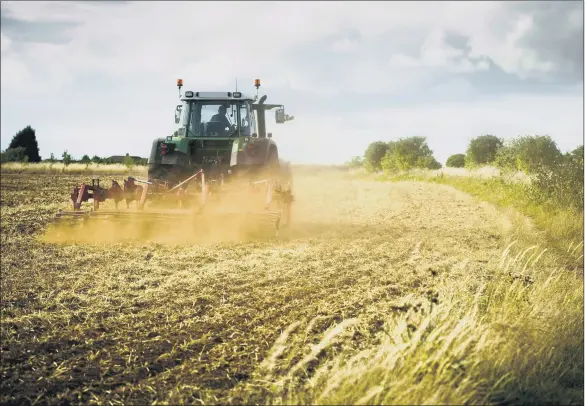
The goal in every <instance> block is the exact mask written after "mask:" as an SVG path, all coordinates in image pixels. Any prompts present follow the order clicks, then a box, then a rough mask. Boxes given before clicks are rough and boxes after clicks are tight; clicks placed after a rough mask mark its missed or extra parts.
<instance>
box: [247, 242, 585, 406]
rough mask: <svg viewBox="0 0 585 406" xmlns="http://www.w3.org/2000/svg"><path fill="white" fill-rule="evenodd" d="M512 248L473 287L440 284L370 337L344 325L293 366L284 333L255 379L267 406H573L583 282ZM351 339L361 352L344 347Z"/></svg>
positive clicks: (354, 324)
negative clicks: (359, 342) (362, 342)
mask: <svg viewBox="0 0 585 406" xmlns="http://www.w3.org/2000/svg"><path fill="white" fill-rule="evenodd" d="M513 245H514V243H512V244H510V246H509V247H508V248H507V249H506V250H505V251H504V252H503V255H502V257H501V259H500V261H499V264H498V265H497V266H496V267H495V268H494V269H490V270H489V272H486V275H487V276H486V277H485V278H484V280H483V281H482V282H481V283H478V282H477V279H478V275H473V274H469V275H468V277H467V278H462V279H460V280H458V281H454V280H448V281H444V282H443V283H441V284H440V285H439V286H438V287H437V289H436V293H437V294H436V296H433V297H429V301H428V303H426V304H424V305H422V306H420V305H419V306H413V307H411V308H410V309H409V310H407V311H406V312H403V313H398V314H396V313H391V312H390V313H389V314H386V315H385V317H384V318H383V324H384V328H383V330H382V331H379V332H377V333H374V334H370V333H368V331H370V330H371V329H370V330H369V326H368V325H367V322H366V320H365V319H363V320H358V319H347V320H344V321H342V322H341V323H340V324H338V325H336V326H333V327H331V329H330V330H329V331H327V332H325V334H324V335H323V339H322V341H321V342H320V343H318V344H317V345H312V346H311V345H305V347H306V349H305V352H306V355H305V356H304V357H303V358H301V359H300V360H298V361H296V362H290V357H286V356H284V357H282V356H281V354H283V353H285V352H286V349H287V341H290V342H289V343H288V346H289V348H288V349H289V350H290V348H291V347H293V344H292V342H293V341H294V338H290V336H292V331H294V329H296V327H297V326H298V323H296V324H295V325H293V326H291V328H289V329H287V330H285V332H284V334H283V336H282V337H281V339H279V340H278V341H277V344H276V345H275V348H274V352H275V353H278V355H279V356H281V357H282V358H283V359H284V361H281V364H282V365H280V367H278V366H277V363H276V362H275V361H274V359H275V357H269V359H270V360H271V361H270V364H271V365H270V368H265V369H262V370H261V371H260V373H259V376H258V381H260V382H264V385H265V387H266V391H267V393H269V394H270V395H269V403H273V404H411V405H416V404H526V403H530V404H544V403H555V404H575V403H581V404H582V402H583V377H584V376H583V279H582V276H581V275H577V274H575V273H567V272H565V271H563V269H562V268H561V267H555V266H551V265H550V262H549V263H548V265H544V263H543V262H542V261H541V259H542V258H543V256H545V255H546V250H543V249H537V247H530V248H528V249H525V250H518V251H516V252H515V254H513V253H514V250H513V249H512V248H513ZM496 263H497V262H496ZM364 313H366V314H367V309H364ZM364 332H365V333H364ZM357 333H361V334H370V336H369V337H368V340H369V344H370V345H368V346H367V347H366V348H364V349H357V350H356V349H355V348H353V347H352V345H351V342H352V337H354V336H355V334H357ZM297 341H299V340H297ZM327 351H330V352H331V354H333V355H329V356H327V355H324V354H323V353H325V352H327ZM319 355H321V362H320V363H319V365H318V366H317V367H315V366H314V365H313V366H312V367H308V366H307V364H308V361H310V360H315V359H317V357H318V356H319ZM297 358H298V357H297ZM275 370H278V371H279V373H275Z"/></svg>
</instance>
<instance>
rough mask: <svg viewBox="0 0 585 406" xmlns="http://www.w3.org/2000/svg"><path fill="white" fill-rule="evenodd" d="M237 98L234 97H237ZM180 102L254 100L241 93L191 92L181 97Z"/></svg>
mask: <svg viewBox="0 0 585 406" xmlns="http://www.w3.org/2000/svg"><path fill="white" fill-rule="evenodd" d="M238 95H239V97H235V96H238ZM181 100H182V101H185V100H234V101H237V100H254V98H253V97H250V96H248V95H246V94H243V93H241V92H191V91H187V92H185V94H184V95H183V97H181Z"/></svg>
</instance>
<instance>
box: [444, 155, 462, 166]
mask: <svg viewBox="0 0 585 406" xmlns="http://www.w3.org/2000/svg"><path fill="white" fill-rule="evenodd" d="M464 166H465V154H455V155H451V156H450V157H449V158H448V159H447V167H449V168H463V167H464Z"/></svg>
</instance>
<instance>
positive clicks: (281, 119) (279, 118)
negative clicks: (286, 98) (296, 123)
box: [274, 108, 286, 124]
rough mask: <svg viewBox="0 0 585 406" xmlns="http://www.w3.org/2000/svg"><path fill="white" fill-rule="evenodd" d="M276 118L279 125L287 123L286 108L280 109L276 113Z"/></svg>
mask: <svg viewBox="0 0 585 406" xmlns="http://www.w3.org/2000/svg"><path fill="white" fill-rule="evenodd" d="M274 118H275V119H276V123H277V124H283V123H284V122H285V121H286V117H285V114H284V108H280V109H278V110H276V111H275V112H274Z"/></svg>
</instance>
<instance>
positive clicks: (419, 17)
mask: <svg viewBox="0 0 585 406" xmlns="http://www.w3.org/2000/svg"><path fill="white" fill-rule="evenodd" d="M0 4H1V21H0V31H1V70H0V73H1V86H0V91H1V99H0V106H1V120H0V124H1V133H0V147H1V148H2V149H5V148H7V146H8V144H9V143H10V139H11V138H12V136H13V135H14V134H15V133H16V132H17V131H19V130H21V129H22V128H24V127H26V126H27V125H30V126H32V127H33V128H34V129H35V130H36V134H37V139H38V143H39V148H40V154H41V156H42V157H43V158H48V157H49V155H50V154H51V153H54V154H55V156H58V157H60V156H61V154H62V153H63V151H64V150H65V149H67V150H68V151H69V153H71V154H72V155H73V156H74V157H76V158H80V157H81V156H82V155H83V154H89V155H90V156H92V155H94V154H97V155H99V156H110V155H122V154H125V153H130V155H139V156H143V157H147V156H148V155H149V152H150V146H151V142H152V140H153V139H154V138H157V137H163V136H166V135H170V134H171V133H172V132H173V131H174V130H175V129H176V124H175V123H174V110H175V106H176V105H177V104H179V98H178V96H179V95H178V89H177V87H176V80H177V79H178V78H182V79H183V82H184V87H183V91H185V90H193V91H232V90H234V87H235V82H236V79H237V80H238V85H239V86H238V87H239V90H240V91H243V92H246V93H251V94H255V89H254V87H253V84H254V79H256V78H259V79H261V81H262V87H261V88H260V95H262V94H266V95H267V96H268V98H267V103H280V104H284V105H285V108H286V113H287V114H289V115H293V116H294V117H295V119H294V120H293V121H291V122H287V123H285V124H276V123H275V121H274V118H273V116H272V115H270V117H271V118H270V119H268V120H267V126H268V131H269V132H272V133H273V139H274V140H275V141H276V142H277V144H278V146H279V153H280V155H281V157H282V158H284V159H287V160H290V161H292V162H295V163H322V164H336V163H343V162H345V161H348V160H349V159H350V158H351V157H352V156H356V155H362V154H363V152H364V150H365V148H366V147H367V146H368V144H369V143H371V142H373V141H390V140H397V139H399V138H403V137H410V136H415V135H416V136H424V137H427V142H428V144H429V146H430V148H431V149H432V150H433V152H434V154H435V157H436V158H437V159H438V160H439V161H440V162H442V163H444V162H445V161H446V159H447V158H448V157H449V156H450V155H451V154H455V153H461V152H465V149H466V147H467V145H468V143H469V140H470V139H472V138H474V137H477V136H479V135H482V134H494V135H496V136H498V137H501V138H503V139H510V138H512V137H516V136H519V135H550V136H551V137H552V138H553V139H554V140H555V141H556V143H557V145H558V147H559V148H560V149H561V150H562V151H569V150H572V149H573V148H575V147H577V146H578V145H581V144H583V2H582V1H562V2H560V1H537V2H529V1H522V2H513V1H502V2H489V1H478V2H473V1H461V2H447V1H434V2H423V1H406V2H400V1H392V2H382V1H378V2H365V1H360V2H348V1H346V2H332V1H327V2H294V1H288V2H287V1H280V2H266V1H264V2H227V1H214V2H199V1H192V2H188V1H185V2H171V1H166V2H154V1H148V2H147V1H143V2H123V1H91V2H89V1H87V2H84V1H47V2H43V1H34V2H26V1H15V2H10V1H3V2H2V3H0Z"/></svg>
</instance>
